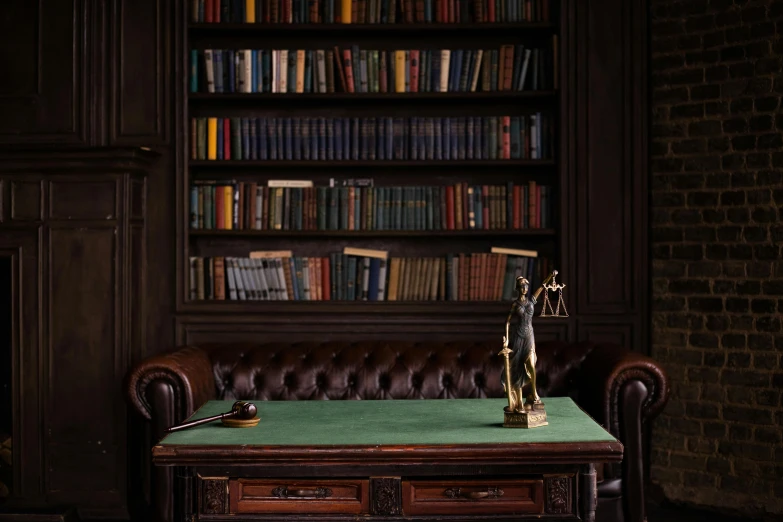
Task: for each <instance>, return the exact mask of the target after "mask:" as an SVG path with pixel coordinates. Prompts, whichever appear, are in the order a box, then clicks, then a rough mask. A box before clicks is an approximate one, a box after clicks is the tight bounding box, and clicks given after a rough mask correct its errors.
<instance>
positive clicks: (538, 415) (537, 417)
mask: <svg viewBox="0 0 783 522" xmlns="http://www.w3.org/2000/svg"><path fill="white" fill-rule="evenodd" d="M547 425H549V422H547V420H546V411H545V410H544V405H543V404H536V407H535V408H533V409H532V410H531V411H508V406H506V407H505V408H503V427H504V428H539V427H541V426H547Z"/></svg>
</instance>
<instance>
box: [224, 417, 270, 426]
mask: <svg viewBox="0 0 783 522" xmlns="http://www.w3.org/2000/svg"><path fill="white" fill-rule="evenodd" d="M260 420H261V417H255V418H253V419H232V418H231V417H229V418H227V419H223V420H222V421H221V422H222V423H223V426H227V427H229V428H252V427H253V426H257V425H258V421H260Z"/></svg>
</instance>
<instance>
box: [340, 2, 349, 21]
mask: <svg viewBox="0 0 783 522" xmlns="http://www.w3.org/2000/svg"><path fill="white" fill-rule="evenodd" d="M351 1H352V0H342V4H340V5H341V6H342V9H341V10H340V21H341V22H342V23H344V24H350V23H351Z"/></svg>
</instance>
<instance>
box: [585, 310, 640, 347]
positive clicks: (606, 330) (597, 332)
mask: <svg viewBox="0 0 783 522" xmlns="http://www.w3.org/2000/svg"><path fill="white" fill-rule="evenodd" d="M612 319H613V318H608V319H607V318H606V317H603V318H580V319H579V323H578V328H577V330H578V335H577V338H578V339H579V340H580V341H593V342H597V343H611V344H617V345H619V346H627V347H629V348H631V349H633V350H634V351H641V350H642V347H641V346H639V344H638V343H639V342H640V341H639V338H638V335H636V333H637V332H636V328H635V327H634V324H632V323H629V322H628V319H625V320H623V318H616V320H612Z"/></svg>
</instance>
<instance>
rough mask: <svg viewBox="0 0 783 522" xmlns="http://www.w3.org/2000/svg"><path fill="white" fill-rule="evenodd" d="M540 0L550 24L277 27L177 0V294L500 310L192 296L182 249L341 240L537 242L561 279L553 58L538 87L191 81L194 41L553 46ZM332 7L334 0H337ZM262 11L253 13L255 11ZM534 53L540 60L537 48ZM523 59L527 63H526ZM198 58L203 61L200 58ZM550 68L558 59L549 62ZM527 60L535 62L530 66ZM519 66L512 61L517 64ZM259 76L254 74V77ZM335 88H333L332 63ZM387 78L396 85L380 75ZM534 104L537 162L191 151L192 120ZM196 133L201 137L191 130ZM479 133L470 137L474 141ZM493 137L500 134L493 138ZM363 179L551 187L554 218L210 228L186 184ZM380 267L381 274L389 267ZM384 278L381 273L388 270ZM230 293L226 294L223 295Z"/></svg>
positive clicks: (454, 112)
mask: <svg viewBox="0 0 783 522" xmlns="http://www.w3.org/2000/svg"><path fill="white" fill-rule="evenodd" d="M543 1H548V2H549V4H550V5H549V7H548V9H549V13H548V21H522V22H514V23H508V22H505V23H489V22H483V23H399V22H398V23H395V24H354V23H351V24H342V23H328V24H327V23H323V24H322V23H318V24H282V23H214V22H212V23H195V22H192V21H191V18H190V17H191V14H190V13H189V12H188V7H189V3H188V2H186V12H185V13H183V14H184V15H185V17H186V18H187V20H188V21H187V22H186V23H185V24H184V26H183V28H182V40H181V41H182V42H183V44H182V45H181V48H180V52H179V53H178V59H179V64H178V67H177V71H178V74H179V75H180V88H181V92H182V96H181V97H179V104H180V107H179V109H180V116H181V117H180V118H179V119H180V124H181V125H182V132H181V133H179V135H180V136H182V137H183V139H182V140H180V141H181V143H180V144H178V145H179V154H178V156H179V161H180V162H181V168H179V169H178V172H180V173H181V176H180V179H179V182H178V198H177V199H178V206H179V210H178V221H177V227H178V234H177V236H178V238H179V241H180V245H178V246H179V248H178V256H177V257H178V258H177V267H178V270H177V274H178V277H177V283H178V284H177V303H178V309H179V310H180V311H181V312H187V313H191V314H221V313H231V314H233V315H236V314H251V315H252V314H258V313H272V314H274V313H280V312H284V313H286V314H291V315H292V316H296V315H297V314H306V315H308V316H309V315H310V314H314V313H315V314H318V313H322V314H341V315H342V314H364V313H371V314H386V313H392V314H404V315H405V314H430V313H432V314H437V315H440V314H447V315H456V316H457V317H459V316H460V315H465V316H468V315H470V316H475V315H476V314H480V315H483V314H485V313H493V314H497V313H498V311H499V310H501V309H505V308H506V307H507V306H508V304H507V303H505V302H502V301H470V300H455V301H422V300H420V301H335V300H329V301H303V300H299V301H293V300H291V301H255V300H246V301H239V300H237V301H233V300H225V301H218V300H192V299H191V296H190V286H191V285H190V262H189V259H190V257H191V256H203V257H209V256H236V257H244V256H247V255H248V252H249V251H252V250H292V251H293V253H294V255H295V256H297V255H305V256H315V255H323V256H328V254H329V253H330V252H340V251H342V249H343V247H345V246H353V247H359V248H370V249H381V250H387V251H389V257H390V258H391V257H416V256H421V257H429V256H444V255H445V254H446V253H461V252H463V253H471V252H486V253H488V252H490V248H491V247H506V248H521V249H528V250H536V251H538V252H539V256H541V257H542V258H545V259H546V260H547V261H546V262H547V263H548V266H550V267H556V268H557V269H558V270H559V271H560V272H561V274H562V276H561V277H567V275H568V274H569V272H570V270H569V267H567V266H564V265H563V262H562V259H563V248H562V243H563V236H562V233H561V229H562V223H563V222H564V219H563V217H562V215H561V212H562V209H563V204H562V201H563V195H564V192H562V191H561V187H562V185H563V177H564V169H563V163H562V162H561V161H560V136H561V129H562V128H563V123H562V114H561V110H560V105H561V103H562V99H563V98H562V96H561V89H560V88H559V84H560V78H562V77H563V72H562V71H561V70H560V69H561V68H562V60H560V58H559V55H558V56H557V59H554V58H551V57H547V59H548V66H547V68H548V69H549V71H551V72H552V73H554V74H555V75H556V77H557V80H554V79H551V80H550V82H549V84H548V85H546V87H547V88H546V89H544V88H538V89H536V90H532V89H530V85H531V83H532V82H531V77H528V78H527V80H526V85H527V86H528V88H527V89H525V90H521V91H517V90H511V91H509V90H494V91H490V92H485V91H481V90H480V89H481V80H480V79H479V87H478V89H477V91H476V92H453V91H452V92H403V93H400V92H370V93H360V92H330V93H291V92H286V93H267V92H262V93H217V92H204V90H206V89H205V86H204V82H203V73H202V79H201V81H200V82H199V92H192V89H191V84H190V82H191V72H192V69H191V60H192V58H191V50H192V49H199V50H203V49H264V50H268V49H333V48H335V47H339V48H340V49H343V48H346V47H351V46H358V47H359V48H361V49H380V50H398V49H463V48H464V49H499V48H500V46H501V45H515V46H516V45H519V44H522V45H524V46H525V48H531V47H532V48H551V45H552V44H551V42H552V37H553V35H557V38H558V46H557V48H556V49H559V48H561V47H562V46H563V44H564V43H565V42H563V41H562V36H561V34H560V33H561V21H560V5H559V0H543ZM337 5H339V2H338V3H337ZM257 16H259V18H260V14H259V15H257ZM541 59H542V60H543V59H544V57H543V56H542V57H541ZM531 63H532V60H531ZM199 66H200V67H203V61H201V60H200V62H199ZM553 67H558V70H557V71H554V70H553ZM531 69H532V67H531ZM515 70H516V69H515ZM260 74H261V73H260V72H259V75H260ZM334 83H335V87H336V89H335V90H338V91H340V90H341V86H340V84H339V83H338V77H337V71H336V72H335V79H334ZM389 87H390V88H391V89H393V88H394V85H393V82H392V81H391V79H390V80H389ZM535 113H541V114H544V115H545V117H546V118H547V119H548V125H549V126H551V127H547V128H548V129H550V130H551V137H550V138H548V141H549V144H548V146H549V147H550V150H551V152H550V154H549V156H548V157H546V158H544V159H454V160H415V159H395V160H367V159H365V160H336V159H335V160H299V161H297V160H271V159H268V160H235V159H232V160H204V159H200V158H199V159H194V158H193V152H192V148H193V143H192V140H193V136H194V134H193V132H192V129H191V121H192V118H207V117H226V118H230V117H241V116H249V117H277V118H285V117H291V118H296V117H324V118H330V117H331V118H341V117H350V118H363V117H379V118H380V117H389V116H395V117H415V116H417V115H425V116H431V117H477V116H485V117H488V116H504V115H509V116H527V115H530V114H535ZM199 138H201V136H200V135H199ZM477 139H478V138H477ZM498 139H500V138H498ZM333 177H334V178H338V179H343V178H372V179H373V180H374V182H375V186H410V185H429V186H445V185H449V184H455V183H460V182H465V183H468V184H472V185H484V184H489V185H505V184H507V183H508V182H513V183H515V184H527V183H529V182H530V181H535V182H536V183H537V184H539V185H546V186H547V187H550V188H549V191H550V194H551V199H550V201H551V211H550V213H549V215H550V216H551V217H550V221H551V224H550V226H548V227H547V228H522V229H509V228H506V229H501V228H497V229H488V230H487V229H463V230H256V229H242V230H217V229H205V228H193V227H191V223H190V220H191V216H192V209H191V205H190V189H191V186H192V185H193V183H194V181H197V180H233V181H246V182H250V181H254V182H257V183H259V184H264V183H266V181H267V180H269V179H278V180H286V179H291V180H312V181H313V182H314V184H315V185H316V186H324V185H327V184H328V182H329V179H330V178H333ZM387 274H388V272H387ZM387 277H388V275H387ZM227 298H228V296H227Z"/></svg>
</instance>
